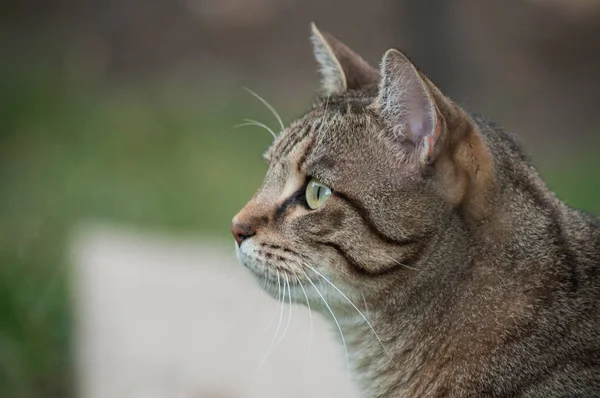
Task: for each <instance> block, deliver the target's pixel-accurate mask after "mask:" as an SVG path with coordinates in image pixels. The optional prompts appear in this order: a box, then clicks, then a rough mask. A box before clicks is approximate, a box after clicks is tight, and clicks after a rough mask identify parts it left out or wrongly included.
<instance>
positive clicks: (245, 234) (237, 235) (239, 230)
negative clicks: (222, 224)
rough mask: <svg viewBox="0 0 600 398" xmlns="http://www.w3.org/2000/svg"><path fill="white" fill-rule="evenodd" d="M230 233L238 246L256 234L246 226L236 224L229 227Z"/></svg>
mask: <svg viewBox="0 0 600 398" xmlns="http://www.w3.org/2000/svg"><path fill="white" fill-rule="evenodd" d="M231 233H232V234H233V238H234V239H235V241H236V242H237V244H238V245H241V244H242V242H243V241H245V240H246V239H248V238H249V237H251V236H252V235H254V234H256V232H254V231H253V230H252V229H251V228H249V227H248V226H245V225H241V224H236V223H234V224H233V225H232V226H231Z"/></svg>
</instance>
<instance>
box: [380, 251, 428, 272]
mask: <svg viewBox="0 0 600 398" xmlns="http://www.w3.org/2000/svg"><path fill="white" fill-rule="evenodd" d="M381 254H383V255H384V256H386V257H387V258H389V259H390V260H392V261H393V262H395V263H396V264H398V265H400V266H402V267H404V268H406V269H410V270H412V271H417V272H422V271H423V270H420V269H418V268H413V267H409V266H408V265H406V264H402V263H401V262H399V261H398V260H396V259H395V258H394V257H392V256H390V255H387V254H385V253H381Z"/></svg>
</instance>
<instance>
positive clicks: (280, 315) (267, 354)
mask: <svg viewBox="0 0 600 398" xmlns="http://www.w3.org/2000/svg"><path fill="white" fill-rule="evenodd" d="M277 286H278V296H277V301H279V296H281V297H282V299H284V298H285V285H283V295H280V294H279V293H281V283H280V275H279V271H277ZM282 319H283V302H282V304H281V312H280V314H279V322H278V323H277V330H276V331H275V336H274V337H273V340H272V341H271V345H269V349H268V350H267V353H266V354H265V356H264V357H263V359H262V361H260V365H258V369H256V372H254V376H256V375H257V374H258V373H259V372H260V371H261V369H262V367H263V366H264V364H265V362H266V360H267V358H268V357H269V354H271V351H272V350H273V346H274V345H275V341H277V336H279V328H281V321H282Z"/></svg>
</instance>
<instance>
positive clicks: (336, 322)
mask: <svg viewBox="0 0 600 398" xmlns="http://www.w3.org/2000/svg"><path fill="white" fill-rule="evenodd" d="M302 273H304V276H305V277H306V279H307V280H308V281H309V282H310V284H311V285H312V286H313V287H314V288H315V291H316V292H317V294H318V295H319V297H321V300H323V303H324V304H325V307H327V309H328V310H329V313H330V314H331V316H332V317H333V320H334V321H335V324H336V325H337V328H338V330H339V331H340V337H341V338H342V344H343V345H344V352H345V353H346V368H347V369H348V378H351V377H350V360H349V359H348V348H347V347H346V339H345V338H344V333H343V332H342V327H341V326H340V323H339V322H338V320H337V318H336V317H335V314H334V313H333V310H332V309H331V307H330V306H329V304H327V301H326V300H325V297H323V295H322V294H321V292H320V291H319V289H317V286H316V285H315V284H314V283H313V281H312V280H311V279H310V277H309V276H308V274H307V273H306V272H305V271H304V270H302Z"/></svg>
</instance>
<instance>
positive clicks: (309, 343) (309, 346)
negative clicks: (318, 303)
mask: <svg viewBox="0 0 600 398" xmlns="http://www.w3.org/2000/svg"><path fill="white" fill-rule="evenodd" d="M294 276H295V277H296V280H297V281H298V285H300V288H301V289H302V293H304V298H305V299H306V306H307V307H308V319H309V322H310V332H309V334H308V349H307V350H306V358H305V359H304V364H305V365H306V364H308V357H309V356H310V349H311V348H312V339H313V320H312V310H311V308H310V301H308V295H307V294H306V290H304V286H303V285H302V281H301V280H300V278H298V275H294Z"/></svg>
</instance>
